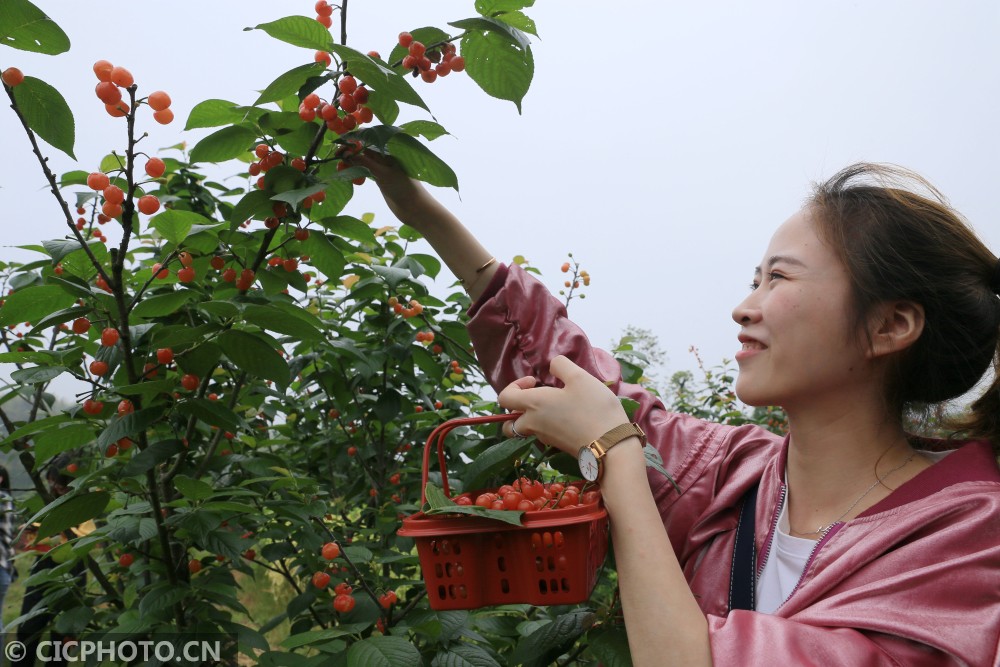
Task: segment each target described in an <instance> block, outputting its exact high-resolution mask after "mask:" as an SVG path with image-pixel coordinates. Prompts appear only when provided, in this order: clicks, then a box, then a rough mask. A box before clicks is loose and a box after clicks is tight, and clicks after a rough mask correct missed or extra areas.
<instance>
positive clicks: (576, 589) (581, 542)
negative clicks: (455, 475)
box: [397, 414, 608, 610]
mask: <svg viewBox="0 0 1000 667" xmlns="http://www.w3.org/2000/svg"><path fill="white" fill-rule="evenodd" d="M518 416H519V415H518V414H504V415H488V416H485V417H468V418H464V419H453V420H450V421H447V422H445V423H443V424H441V425H440V426H438V427H437V428H436V429H435V430H434V431H433V432H432V433H431V435H430V437H429V438H428V439H427V444H426V445H425V446H424V459H423V476H422V477H423V479H422V485H421V489H425V488H426V487H427V473H428V465H429V464H430V451H431V447H432V446H433V445H434V444H435V443H436V445H437V453H438V462H439V464H440V466H441V487H442V489H443V491H444V493H445V495H447V496H449V497H450V491H449V489H448V472H447V466H446V465H445V458H444V438H445V436H446V435H447V434H448V432H449V431H451V430H452V429H453V428H455V427H457V426H466V425H471V424H483V423H489V422H499V421H506V420H508V419H514V418H516V417H518ZM421 500H422V502H426V497H425V495H424V492H423V491H421ZM522 523H523V525H522V526H515V525H511V524H506V523H502V522H499V521H494V520H492V519H484V518H482V517H474V516H466V515H456V516H427V515H425V514H424V513H423V512H418V513H416V514H414V515H412V516H409V517H406V518H404V519H403V526H402V527H401V528H400V529H399V531H398V532H397V534H399V535H401V536H403V537H412V538H413V539H414V541H415V542H416V545H417V553H418V555H419V556H420V567H421V570H422V571H423V575H424V582H425V583H426V584H427V597H428V599H429V601H430V606H431V609H435V610H446V609H476V608H479V607H484V606H488V605H498V604H515V603H517V604H524V603H526V604H534V605H553V604H576V603H578V602H584V601H585V600H587V598H589V597H590V593H591V591H592V590H593V589H594V585H595V584H596V583H597V574H598V571H599V569H600V567H601V564H602V563H603V562H604V557H605V556H606V555H607V551H608V514H607V512H606V511H605V510H604V507H603V505H602V504H601V503H597V504H592V505H585V506H580V507H568V508H563V509H554V510H546V511H540V512H526V513H524V514H523V515H522Z"/></svg>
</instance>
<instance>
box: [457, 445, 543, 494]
mask: <svg viewBox="0 0 1000 667" xmlns="http://www.w3.org/2000/svg"><path fill="white" fill-rule="evenodd" d="M532 442H533V441H532V440H531V439H527V438H511V439H510V440H504V441H503V442H499V443H497V444H495V445H493V446H492V447H490V448H489V449H487V450H486V451H485V452H483V453H482V454H480V455H478V456H476V457H475V458H474V459H472V462H471V463H469V465H468V466H466V467H465V471H464V472H463V473H462V485H463V488H465V489H468V490H472V489H481V488H483V485H484V484H485V482H486V480H488V479H489V478H490V477H494V476H496V475H499V474H501V473H502V472H509V471H510V468H511V462H512V461H513V460H514V459H519V458H523V457H524V455H525V454H526V453H527V452H528V451H529V450H530V449H531V447H532Z"/></svg>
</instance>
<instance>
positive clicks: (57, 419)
mask: <svg viewBox="0 0 1000 667" xmlns="http://www.w3.org/2000/svg"><path fill="white" fill-rule="evenodd" d="M9 354H10V353H6V354H5V355H3V356H0V363H11V362H13V361H16V360H14V359H11V358H9V356H8V355H9ZM70 419H72V418H71V417H70V416H69V415H53V416H51V417H45V418H44V419H39V420H37V421H33V422H28V423H27V424H25V425H24V426H21V427H19V428H16V429H14V431H13V432H12V433H11V434H10V435H8V436H7V437H6V438H4V439H3V440H0V445H8V444H10V443H12V442H14V441H15V440H21V439H22V438H25V437H27V436H29V435H32V434H34V433H39V432H41V431H44V430H46V429H48V428H51V427H53V426H56V425H58V424H62V423H63V422H67V421H69V420H70Z"/></svg>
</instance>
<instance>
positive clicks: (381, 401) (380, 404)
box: [372, 389, 403, 424]
mask: <svg viewBox="0 0 1000 667" xmlns="http://www.w3.org/2000/svg"><path fill="white" fill-rule="evenodd" d="M402 405H403V401H402V399H401V398H400V396H399V392H397V391H394V390H392V389H388V390H386V391H385V393H383V394H382V395H381V396H379V397H378V400H377V401H375V407H374V408H373V410H372V411H373V412H374V413H375V416H376V417H378V420H379V421H380V422H382V423H383V424H391V423H392V422H393V421H394V420H395V419H396V418H397V417H398V416H399V413H400V412H401V411H402Z"/></svg>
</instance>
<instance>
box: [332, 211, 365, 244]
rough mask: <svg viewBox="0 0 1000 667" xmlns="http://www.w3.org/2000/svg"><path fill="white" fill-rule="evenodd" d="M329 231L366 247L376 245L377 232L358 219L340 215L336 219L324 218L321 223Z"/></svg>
mask: <svg viewBox="0 0 1000 667" xmlns="http://www.w3.org/2000/svg"><path fill="white" fill-rule="evenodd" d="M319 224H321V225H323V227H325V228H326V229H327V230H328V231H330V232H333V233H334V234H336V235H337V236H340V237H341V238H345V239H350V240H352V241H358V242H359V243H364V244H365V245H373V244H374V243H375V230H373V229H372V228H371V225H367V224H365V223H364V222H362V221H361V220H358V219H357V218H353V217H351V216H349V215H338V216H337V217H336V218H323V219H322V220H320V221H319Z"/></svg>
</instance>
